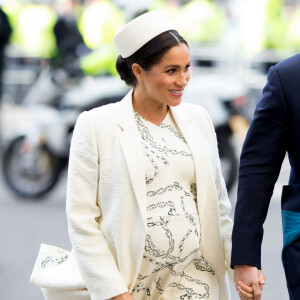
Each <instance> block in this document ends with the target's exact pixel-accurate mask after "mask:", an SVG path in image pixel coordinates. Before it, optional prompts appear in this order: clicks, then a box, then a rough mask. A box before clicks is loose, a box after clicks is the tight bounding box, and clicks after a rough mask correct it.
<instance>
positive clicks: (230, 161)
mask: <svg viewBox="0 0 300 300" xmlns="http://www.w3.org/2000/svg"><path fill="white" fill-rule="evenodd" d="M218 147H219V155H220V160H221V168H222V174H223V177H224V180H225V184H226V188H227V191H228V192H229V191H230V190H231V189H232V188H233V186H234V184H235V182H236V180H237V175H238V159H237V156H236V154H235V151H234V147H233V145H232V144H231V143H230V136H229V135H227V136H226V138H225V137H224V136H223V137H222V138H221V139H220V141H219V143H218Z"/></svg>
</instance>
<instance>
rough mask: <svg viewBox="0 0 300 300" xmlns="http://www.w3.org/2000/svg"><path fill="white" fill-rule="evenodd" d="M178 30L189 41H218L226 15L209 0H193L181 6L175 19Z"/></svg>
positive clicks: (225, 21) (224, 26)
mask: <svg viewBox="0 0 300 300" xmlns="http://www.w3.org/2000/svg"><path fill="white" fill-rule="evenodd" d="M176 23H177V26H178V31H179V32H180V33H181V34H182V36H183V37H185V38H186V39H187V41H189V42H193V43H199V42H201V43H218V42H220V41H221V39H222V37H223V34H225V29H226V23H227V19H226V15H225V13H224V12H223V11H222V10H221V8H219V7H218V6H217V5H216V4H215V3H213V2H211V1H209V0H193V1H191V2H189V3H187V4H186V5H184V6H183V7H182V9H181V10H180V12H179V14H178V17H177V19H176Z"/></svg>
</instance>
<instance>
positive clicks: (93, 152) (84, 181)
mask: <svg viewBox="0 0 300 300" xmlns="http://www.w3.org/2000/svg"><path fill="white" fill-rule="evenodd" d="M90 118H91V117H90V115H89V113H88V112H84V113H82V114H81V115H80V116H79V118H78V120H77V122H76V126H75V129H74V134H73V138H72V143H71V150H70V160H69V170H68V184H67V205H66V211H67V219H68V229H69V236H70V240H71V243H72V247H73V250H74V253H75V256H76V259H77V261H78V265H79V269H80V272H81V275H82V278H83V281H84V283H85V284H86V287H87V289H88V291H89V294H90V296H91V300H104V299H110V298H112V297H114V296H117V295H119V294H122V293H125V292H127V291H128V289H127V286H126V284H125V283H124V281H123V279H122V277H121V275H120V273H119V271H118V268H117V265H116V262H115V260H114V257H113V255H112V253H111V252H110V249H109V246H108V244H107V241H106V239H105V236H104V235H103V233H102V231H101V228H100V220H101V208H100V207H99V206H98V182H99V179H100V178H99V153H98V145H97V142H96V135H95V130H94V128H93V126H92V124H91V123H92V122H91V120H90Z"/></svg>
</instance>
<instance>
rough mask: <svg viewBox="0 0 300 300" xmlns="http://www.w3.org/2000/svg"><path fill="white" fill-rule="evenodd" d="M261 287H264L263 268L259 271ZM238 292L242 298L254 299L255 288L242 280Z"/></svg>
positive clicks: (245, 299)
mask: <svg viewBox="0 0 300 300" xmlns="http://www.w3.org/2000/svg"><path fill="white" fill-rule="evenodd" d="M258 280H259V287H260V289H261V290H263V288H264V284H265V276H264V274H263V272H262V271H261V270H259V271H258ZM238 292H239V296H240V299H241V300H248V299H254V290H253V288H252V287H249V286H248V285H246V284H244V283H243V282H242V281H240V282H239V285H238Z"/></svg>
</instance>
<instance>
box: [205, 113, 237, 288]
mask: <svg viewBox="0 0 300 300" xmlns="http://www.w3.org/2000/svg"><path fill="white" fill-rule="evenodd" d="M204 112H205V115H206V118H207V119H208V122H209V125H210V130H211V133H212V140H213V148H214V149H213V150H214V153H215V158H216V179H215V184H216V189H217V193H218V204H219V218H220V219H219V220H220V228H221V235H222V241H223V251H224V258H225V262H226V268H227V272H228V275H229V277H230V279H231V280H232V282H234V280H233V270H232V269H231V268H230V260H231V234H232V220H231V218H230V212H231V203H230V200H229V198H228V193H227V189H226V185H225V181H224V178H223V175H222V170H221V162H220V157H219V151H218V144H217V136H216V133H215V129H214V126H213V123H212V120H211V118H210V117H209V115H208V113H207V112H206V110H204Z"/></svg>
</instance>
